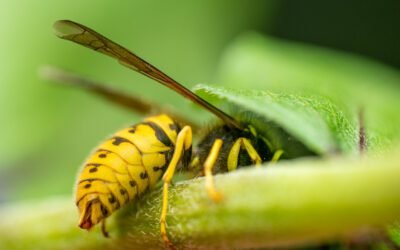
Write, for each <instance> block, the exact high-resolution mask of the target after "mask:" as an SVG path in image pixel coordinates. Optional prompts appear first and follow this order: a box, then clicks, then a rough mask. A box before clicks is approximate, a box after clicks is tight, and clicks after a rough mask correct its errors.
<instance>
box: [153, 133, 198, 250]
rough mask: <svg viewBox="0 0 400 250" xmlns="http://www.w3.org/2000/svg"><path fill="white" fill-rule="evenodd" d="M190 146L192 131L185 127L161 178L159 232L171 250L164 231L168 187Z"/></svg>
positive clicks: (165, 230) (171, 246)
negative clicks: (161, 196)
mask: <svg viewBox="0 0 400 250" xmlns="http://www.w3.org/2000/svg"><path fill="white" fill-rule="evenodd" d="M191 146H192V129H191V127H189V126H185V127H184V128H183V129H182V130H181V131H180V132H179V134H178V137H177V139H176V144H175V150H174V154H173V155H172V159H171V161H170V163H169V165H168V168H167V170H166V171H165V174H164V176H163V182H164V184H163V199H162V209H161V217H160V231H161V237H162V239H163V240H164V243H165V244H166V245H167V246H168V247H169V248H171V249H174V246H173V244H172V242H171V241H170V240H169V239H168V235H167V229H166V217H167V212H168V187H169V184H170V183H171V180H172V177H173V176H174V173H175V168H176V166H177V165H178V163H179V160H181V159H182V157H183V153H184V152H185V151H188V150H190V148H191Z"/></svg>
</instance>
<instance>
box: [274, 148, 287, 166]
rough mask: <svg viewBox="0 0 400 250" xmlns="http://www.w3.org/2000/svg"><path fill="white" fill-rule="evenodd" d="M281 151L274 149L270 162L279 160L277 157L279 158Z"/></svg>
mask: <svg viewBox="0 0 400 250" xmlns="http://www.w3.org/2000/svg"><path fill="white" fill-rule="evenodd" d="M283 153H284V152H283V150H282V149H278V150H276V151H275V153H274V155H273V156H272V159H271V163H275V162H277V161H279V159H280V158H281V156H282V154H283Z"/></svg>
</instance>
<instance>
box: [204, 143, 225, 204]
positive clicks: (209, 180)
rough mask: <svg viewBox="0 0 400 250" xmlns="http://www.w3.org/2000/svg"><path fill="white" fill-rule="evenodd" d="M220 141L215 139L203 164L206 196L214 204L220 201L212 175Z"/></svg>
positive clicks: (220, 145) (220, 197) (220, 196)
mask: <svg viewBox="0 0 400 250" xmlns="http://www.w3.org/2000/svg"><path fill="white" fill-rule="evenodd" d="M222 143H223V142H222V140H221V139H216V140H215V141H214V144H213V146H212V148H211V150H210V153H209V154H208V156H207V159H206V161H205V162H204V175H205V177H206V190H207V192H208V195H209V196H210V198H211V199H212V200H213V201H214V202H219V201H221V200H222V195H221V194H220V193H219V192H218V191H217V190H216V189H215V186H214V178H213V175H212V169H213V167H214V165H215V162H216V161H217V159H218V155H219V151H220V149H221V147H222Z"/></svg>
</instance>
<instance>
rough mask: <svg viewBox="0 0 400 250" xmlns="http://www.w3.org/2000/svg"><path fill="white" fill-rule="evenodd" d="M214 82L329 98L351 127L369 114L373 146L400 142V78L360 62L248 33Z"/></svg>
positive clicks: (229, 51) (358, 58)
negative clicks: (362, 114) (360, 116)
mask: <svg viewBox="0 0 400 250" xmlns="http://www.w3.org/2000/svg"><path fill="white" fill-rule="evenodd" d="M215 82H217V83H218V84H223V85H225V86H230V87H239V88H246V89H261V90H270V91H274V92H278V93H295V94H298V93H303V94H304V93H306V94H312V95H319V96H325V97H328V98H329V99H331V100H332V101H333V102H334V103H335V104H336V105H339V107H340V109H341V110H342V112H344V115H345V116H346V117H347V119H349V120H350V121H355V119H354V118H355V117H356V114H357V112H358V110H359V109H360V108H363V109H364V111H365V120H366V127H367V129H368V135H369V138H370V140H371V142H372V143H373V144H374V146H377V145H378V144H382V143H384V144H386V143H385V140H387V139H388V138H390V139H391V140H393V139H397V140H398V139H400V116H399V115H398V107H399V106H400V84H399V83H400V72H399V71H397V70H395V69H393V68H391V67H388V66H385V65H383V64H380V63H377V62H374V61H371V60H368V59H366V58H363V57H361V56H356V55H354V54H350V53H343V52H339V51H333V50H329V49H324V48H321V47H317V46H310V45H305V44H301V43H295V42H289V41H285V40H279V39H274V38H271V37H264V36H261V35H258V34H255V33H248V34H246V35H243V36H242V37H240V38H239V39H237V40H236V42H234V43H233V44H232V45H231V46H230V47H229V48H228V49H227V50H226V52H225V54H224V57H223V60H222V62H221V64H220V68H219V70H218V77H217V79H216V81H215Z"/></svg>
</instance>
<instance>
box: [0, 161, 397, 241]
mask: <svg viewBox="0 0 400 250" xmlns="http://www.w3.org/2000/svg"><path fill="white" fill-rule="evenodd" d="M382 159H384V161H382ZM399 179H400V156H399V155H398V154H397V155H396V154H395V155H393V154H391V157H384V158H379V159H368V161H367V160H364V161H362V160H359V159H353V160H348V159H347V160H340V159H334V160H311V159H310V160H299V161H296V162H294V161H291V162H282V163H279V164H276V165H270V166H265V167H263V168H258V169H257V168H248V169H244V170H239V171H236V172H233V173H229V174H224V175H218V176H215V183H216V187H217V188H218V190H219V191H220V192H221V193H222V194H223V195H224V199H223V201H222V202H221V203H218V204H215V203H213V202H212V201H210V199H209V198H208V196H207V193H206V192H205V189H204V179H203V178H197V179H193V180H189V181H184V182H179V183H176V185H174V186H172V187H171V188H170V197H169V201H170V204H169V212H168V218H167V222H168V233H169V237H170V239H171V240H172V241H173V242H174V244H175V245H176V246H177V247H178V248H179V247H182V248H261V247H267V248H268V247H269V248H275V247H279V246H285V247H294V246H296V247H298V246H309V245H314V244H319V243H324V242H325V243H326V242H332V241H337V240H345V241H347V240H349V239H351V238H353V237H354V236H356V235H359V234H360V233H362V232H366V231H368V230H369V229H374V228H378V229H379V228H382V227H384V226H385V225H387V224H388V223H391V222H393V221H395V220H396V219H398V218H399V217H400V212H399V211H400V188H399ZM49 204H51V203H50V202H48V201H45V202H43V203H42V204H41V205H33V206H29V205H27V204H22V205H19V206H17V208H18V209H19V210H18V209H17V210H16V207H15V206H14V207H8V208H3V209H2V214H3V216H4V215H7V216H6V217H5V218H4V219H3V222H1V224H0V234H1V239H0V247H1V246H2V245H1V244H3V245H4V244H8V245H6V246H19V245H22V244H23V243H24V242H25V243H26V244H27V243H29V242H34V243H36V244H39V245H40V247H41V248H40V249H46V247H45V245H46V244H49V245H51V246H52V247H53V249H54V247H55V246H60V247H56V248H57V249H59V248H61V246H65V245H66V242H69V247H72V246H73V247H75V248H78V247H82V248H85V249H88V248H89V249H90V248H91V247H92V248H96V249H101V248H102V247H103V248H109V247H110V246H114V247H116V248H118V249H149V248H156V247H162V246H163V245H162V242H161V239H160V236H159V215H160V207H161V191H160V190H159V189H157V190H155V191H153V192H151V193H150V194H149V195H147V196H146V197H143V199H142V200H141V201H140V202H138V204H137V205H135V206H127V207H125V208H123V209H121V211H120V212H118V215H117V216H112V219H111V220H112V221H111V220H110V221H111V223H110V227H109V230H110V233H111V235H112V239H111V240H108V239H103V238H102V237H101V235H100V233H99V232H98V229H96V230H97V231H96V232H92V233H90V234H86V233H84V232H80V230H79V229H77V227H76V221H75V220H76V219H77V215H76V214H75V213H76V211H74V210H75V209H74V208H73V205H72V204H73V202H72V201H71V202H70V203H68V204H67V203H66V202H65V200H62V201H59V202H58V203H55V205H54V207H56V208H57V209H58V210H57V209H56V211H58V212H54V213H51V212H49V211H52V210H51V208H52V206H51V205H49ZM30 208H31V210H27V211H30V212H32V213H34V214H32V215H31V216H28V215H29V214H27V213H24V212H23V209H30ZM53 209H54V208H53ZM35 211H41V212H40V213H36V214H35ZM15 228H18V229H21V228H22V230H16V229H15ZM38 228H40V230H38ZM66 240H67V241H66ZM60 244H61V245H60ZM24 246H26V245H24ZM8 249H10V248H8ZM14 249H17V247H15V248H14ZM21 249H22V248H21Z"/></svg>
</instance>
